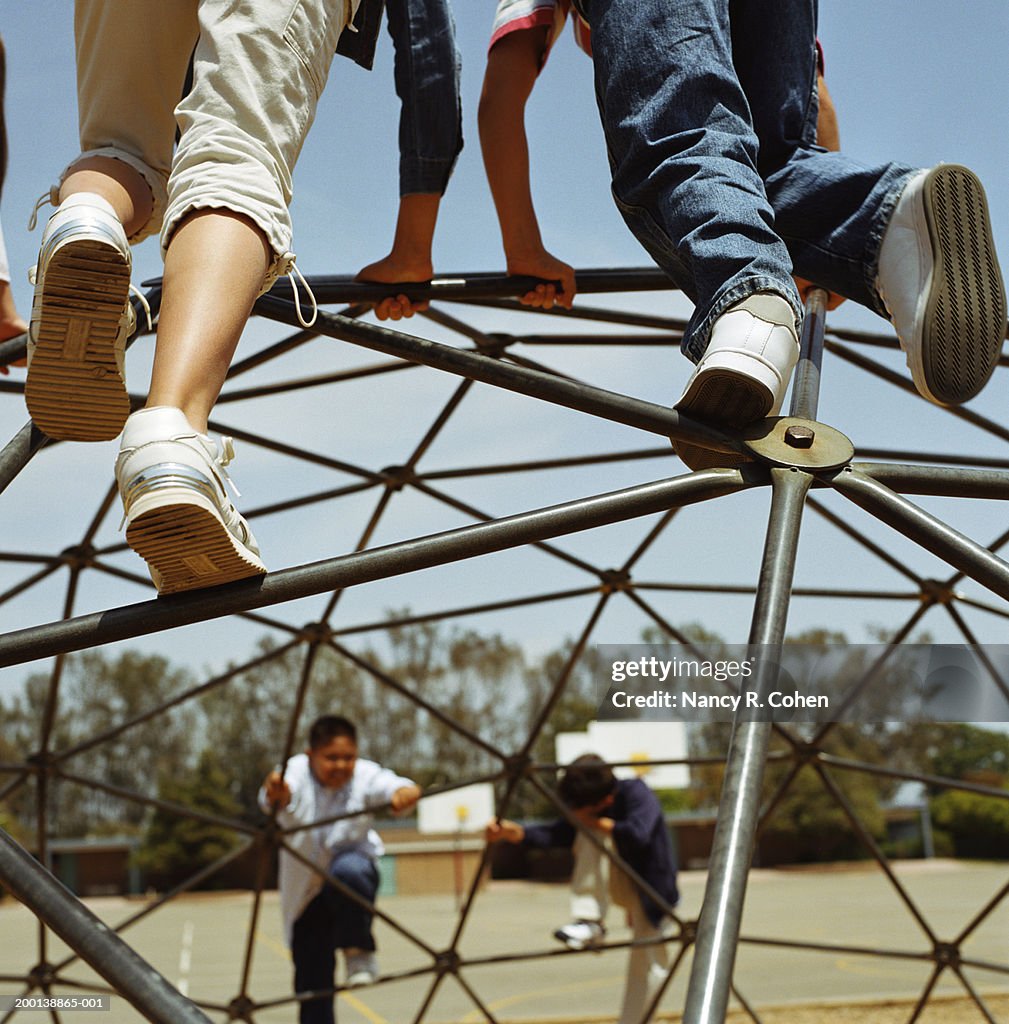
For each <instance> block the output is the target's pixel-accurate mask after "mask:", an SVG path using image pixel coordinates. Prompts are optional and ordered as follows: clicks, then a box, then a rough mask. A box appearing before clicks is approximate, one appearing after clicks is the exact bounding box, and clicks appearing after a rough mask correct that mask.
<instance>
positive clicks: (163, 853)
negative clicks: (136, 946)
mask: <svg viewBox="0 0 1009 1024" xmlns="http://www.w3.org/2000/svg"><path fill="white" fill-rule="evenodd" d="M229 777H230V776H229V772H228V771H227V769H226V768H225V766H223V765H222V764H221V762H220V760H219V759H218V757H217V755H216V753H215V752H214V751H213V750H210V749H207V750H204V752H203V753H202V754H201V755H200V758H199V760H198V761H197V764H196V767H195V768H193V769H191V770H190V771H189V772H186V773H184V774H182V775H179V774H171V775H168V776H163V777H162V779H161V783H160V786H159V787H158V796H159V797H160V799H162V800H165V801H169V802H171V803H174V804H179V805H181V806H183V807H188V808H191V809H192V810H195V811H201V812H203V813H204V814H209V815H214V816H215V817H219V818H224V819H237V818H238V816H239V813H240V811H241V810H242V808H241V805H240V804H239V803H238V802H237V801H236V800H235V798H234V797H233V796H232V795H231V793H230V792H229ZM239 841H240V840H239V836H238V833H237V832H236V831H235V830H234V829H233V828H230V827H228V825H227V824H224V823H217V822H212V821H205V820H203V819H200V818H191V817H187V816H185V815H184V814H179V813H174V812H170V811H168V810H165V809H163V808H160V807H159V808H157V809H156V810H155V811H154V813H153V814H152V815H151V818H150V821H149V822H148V824H147V828H146V830H145V832H144V838H143V842H142V843H141V846H140V848H139V849H138V851H137V855H136V862H137V866H138V867H139V868H140V869H141V871H143V873H144V875H145V877H146V878H147V881H148V883H149V884H151V885H153V886H155V887H156V888H159V889H165V888H169V887H171V886H173V885H176V884H178V883H179V882H181V881H183V880H184V879H185V878H188V877H190V876H191V875H193V874H195V873H196V872H197V871H199V870H201V869H202V868H204V867H206V866H207V865H208V864H212V863H213V862H214V861H215V860H217V859H218V858H219V857H221V856H223V855H224V854H226V853H228V851H230V850H233V849H234V848H235V846H236V845H237V844H238V842H239ZM210 884H211V885H212V884H213V883H212V882H211V883H210Z"/></svg>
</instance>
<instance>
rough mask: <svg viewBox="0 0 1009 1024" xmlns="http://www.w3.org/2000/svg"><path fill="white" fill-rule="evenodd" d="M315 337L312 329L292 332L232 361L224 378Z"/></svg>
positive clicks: (246, 369)
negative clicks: (243, 357) (244, 356)
mask: <svg viewBox="0 0 1009 1024" xmlns="http://www.w3.org/2000/svg"><path fill="white" fill-rule="evenodd" d="M344 315H346V314H344ZM316 337H318V335H317V334H316V333H315V332H314V331H305V330H302V331H295V333H294V334H291V335H289V336H288V337H286V338H283V339H281V340H280V341H276V342H274V343H273V344H272V345H269V346H267V347H266V348H264V349H262V350H261V351H259V352H256V353H255V354H254V355H251V356H249V357H248V358H246V359H242V360H239V361H238V362H237V363H232V364H231V366H230V367H229V368H228V372H227V374H226V375H225V378H224V379H225V380H232V379H233V378H235V377H239V376H241V375H242V374H243V373H247V372H248V371H249V370H254V369H255V368H256V367H257V366H262V365H263V364H264V363H268V362H270V361H271V360H273V359H276V358H277V357H278V356H282V355H286V354H287V353H288V352H290V351H291V350H292V349H296V348H298V347H299V346H301V345H304V344H305V342H307V341H312V339H313V338H316Z"/></svg>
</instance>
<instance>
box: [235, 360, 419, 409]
mask: <svg viewBox="0 0 1009 1024" xmlns="http://www.w3.org/2000/svg"><path fill="white" fill-rule="evenodd" d="M416 369H417V367H416V366H415V365H414V364H413V363H404V362H403V361H402V360H396V362H394V363H380V364H376V365H373V366H362V367H360V368H358V369H355V370H339V371H337V372H335V373H320V374H317V375H315V376H313V377H294V378H292V379H290V380H284V381H279V382H277V383H274V384H259V385H251V386H249V387H246V388H229V389H228V390H227V391H225V392H223V393H222V394H221V395H220V397H219V398H218V399H217V402H216V403H215V404H216V405H221V404H222V403H225V402H242V401H245V400H246V399H249V398H265V397H266V396H268V395H284V394H287V393H288V392H289V391H304V390H307V389H308V388H319V387H325V386H327V385H329V384H342V383H344V382H345V381H348V380H361V379H363V378H365V377H378V376H379V375H381V374H383V373H395V372H397V371H398V370H416Z"/></svg>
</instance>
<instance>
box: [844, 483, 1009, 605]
mask: <svg viewBox="0 0 1009 1024" xmlns="http://www.w3.org/2000/svg"><path fill="white" fill-rule="evenodd" d="M832 483H833V485H834V487H835V488H836V489H837V490H838V491H839V492H840V493H841V494H843V495H844V496H845V497H846V498H848V499H849V500H851V501H852V502H854V503H855V504H856V505H858V506H860V507H861V508H864V509H865V510H866V511H867V512H869V513H870V514H871V515H874V516H875V517H876V518H877V519H879V520H881V521H882V522H884V523H886V524H887V525H888V526H892V527H893V528H894V529H895V530H898V531H899V532H900V533H902V534H904V536H906V537H909V538H910V539H911V540H913V541H914V542H915V543H917V544H920V545H921V546H922V547H923V548H925V549H926V550H928V551H931V552H932V553H933V554H934V555H937V556H938V557H939V558H941V559H943V560H944V561H946V562H948V563H949V564H950V565H952V566H953V567H954V568H955V569H959V570H960V571H961V572H963V573H965V574H966V575H967V576H970V577H971V579H973V580H976V581H977V582H978V583H980V584H981V585H982V586H985V587H987V588H988V589H989V590H992V591H994V592H995V593H996V594H998V595H999V596H1000V597H1003V598H1006V599H1009V565H1007V564H1006V563H1005V562H1003V561H1002V559H1000V558H997V557H996V556H995V555H993V554H992V553H991V552H990V551H988V550H987V549H986V548H983V547H982V546H981V545H980V544H978V543H977V542H976V541H973V540H971V539H970V538H969V537H965V536H964V535H963V534H962V533H959V532H958V531H956V530H954V529H953V528H952V527H951V526H948V525H947V524H946V523H944V522H942V521H941V520H940V519H937V518H936V517H935V516H933V515H930V514H929V513H928V512H926V511H924V509H921V508H919V507H918V506H917V505H914V504H912V503H911V502H910V501H908V500H907V499H906V498H903V497H901V496H899V495H897V494H895V493H894V492H893V491H891V490H890V489H889V488H887V487H884V486H883V484H881V483H879V482H878V481H876V480H873V479H872V477H868V476H865V475H864V474H862V473H859V472H858V471H857V470H854V469H851V468H848V469H846V470H842V471H841V472H840V473H837V474H836V475H835V476H834V477H833V480H832Z"/></svg>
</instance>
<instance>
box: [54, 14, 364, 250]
mask: <svg viewBox="0 0 1009 1024" xmlns="http://www.w3.org/2000/svg"><path fill="white" fill-rule="evenodd" d="M357 2H358V0H77V3H76V8H75V23H74V25H75V31H76V39H77V90H78V108H79V111H80V137H81V150H82V153H81V156H107V157H114V158H116V159H118V160H122V161H123V162H124V163H127V164H129V165H130V166H131V167H133V168H134V169H135V170H137V171H138V172H139V173H140V174H141V175H143V177H144V180H145V181H146V182H147V184H148V185H149V186H150V189H151V192H152V194H153V196H154V214H153V216H152V217H151V220H150V221H149V222H148V223H147V224H146V225H145V226H144V227H143V228H142V229H141V230H140V231H138V232H137V233H136V235H135V236H134V237H133V238H132V239H131V241H139V240H140V239H141V238H145V237H147V236H148V235H150V234H153V233H154V232H156V231H158V230H159V229H160V231H161V246H162V250H164V249H165V248H167V246H168V242H169V240H170V238H171V235H172V231H173V230H174V229H175V227H176V226H177V224H178V223H179V221H180V220H181V219H182V218H183V217H185V216H186V214H188V213H189V212H191V211H192V210H195V209H201V208H218V209H227V210H232V211H234V212H236V213H240V214H244V215H245V216H247V217H249V218H250V219H251V220H252V221H253V222H254V223H255V224H257V225H258V226H259V227H260V228H261V229H262V231H263V232H264V233H265V234H266V236H267V238H268V239H269V241H270V245H271V246H272V248H273V251H274V254H275V256H277V257H280V256H282V255H284V254H285V253H287V252H288V250H289V249H290V246H291V219H290V214H289V213H288V205H289V203H290V201H291V172H292V171H293V169H294V165H295V162H296V161H297V159H298V154H299V153H300V152H301V147H302V144H303V143H304V141H305V136H306V135H307V133H308V129H309V127H310V126H311V124H312V121H313V119H314V118H315V111H316V106H317V104H318V100H319V97H320V95H321V94H322V90H323V87H324V86H325V84H326V78H327V77H328V75H329V67H330V64H331V63H332V59H333V55H334V53H335V52H336V44H337V41H338V39H339V37H340V33H341V32H342V31H343V28H344V25H345V24H346V22H347V17H348V15H352V11H353V10H354V9H356V6H357ZM190 56H192V57H193V87H192V89H191V91H190V92H189V94H188V95H186V96H185V97H183V98H182V100H181V102H180V100H179V98H180V96H182V90H183V86H184V83H185V78H186V70H187V68H188V66H189V59H190ZM176 121H177V122H178V127H179V130H180V132H181V137H180V141H179V145H178V149H177V150H176V151H175V153H174V157H173V148H174V143H175V130H176ZM71 166H73V165H71ZM65 175H66V172H64V176H65Z"/></svg>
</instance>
